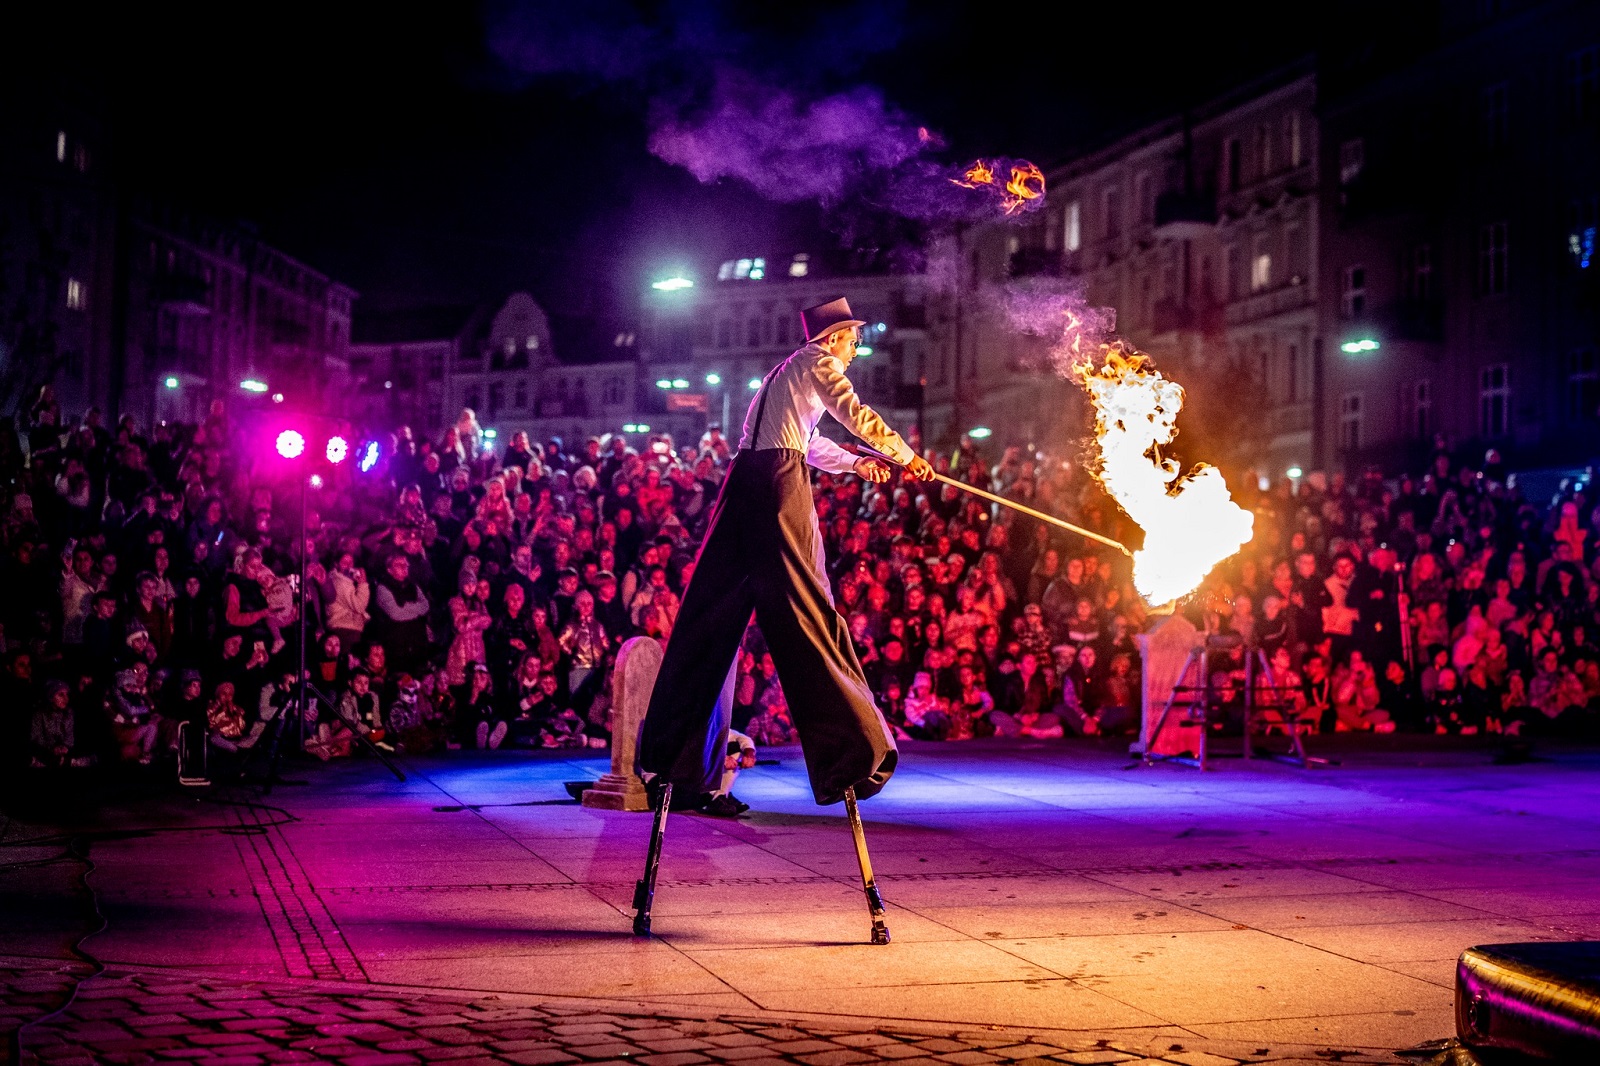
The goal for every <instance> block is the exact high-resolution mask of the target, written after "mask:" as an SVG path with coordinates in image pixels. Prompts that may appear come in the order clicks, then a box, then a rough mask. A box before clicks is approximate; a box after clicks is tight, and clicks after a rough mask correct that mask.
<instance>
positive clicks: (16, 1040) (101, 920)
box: [11, 837, 111, 1064]
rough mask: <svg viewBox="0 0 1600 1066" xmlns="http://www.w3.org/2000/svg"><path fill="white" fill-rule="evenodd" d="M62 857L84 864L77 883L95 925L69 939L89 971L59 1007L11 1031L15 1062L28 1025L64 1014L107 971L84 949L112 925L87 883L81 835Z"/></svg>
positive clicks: (88, 864)
mask: <svg viewBox="0 0 1600 1066" xmlns="http://www.w3.org/2000/svg"><path fill="white" fill-rule="evenodd" d="M61 858H72V859H76V860H77V861H78V862H81V863H82V864H83V870H82V872H81V873H79V875H78V884H79V885H80V886H82V888H83V890H84V892H85V894H87V896H88V898H89V908H90V910H91V911H93V913H94V920H95V925H94V928H92V929H90V930H89V931H88V932H86V933H83V934H81V935H80V936H79V937H78V938H77V939H76V940H74V941H73V942H72V947H71V951H72V953H73V954H74V955H76V956H77V957H78V961H80V962H86V963H88V964H89V972H88V973H87V974H85V975H84V976H82V977H80V978H78V980H76V981H74V982H73V983H72V986H71V987H70V988H69V989H68V990H67V998H66V999H65V1000H64V1001H62V1004H61V1006H59V1007H57V1008H56V1009H55V1010H53V1011H51V1012H50V1013H49V1014H46V1015H44V1016H42V1017H39V1018H31V1019H29V1020H28V1021H25V1022H23V1023H22V1024H21V1025H19V1026H17V1027H16V1029H15V1030H13V1031H12V1033H11V1059H12V1061H13V1062H16V1063H18V1064H20V1063H22V1062H23V1061H24V1060H23V1050H22V1045H23V1034H24V1033H25V1032H26V1031H27V1030H28V1029H29V1028H31V1027H33V1026H35V1025H43V1024H45V1023H47V1022H50V1021H53V1020H55V1019H56V1018H59V1017H61V1016H62V1015H63V1014H65V1013H66V1012H67V1011H68V1010H70V1009H71V1008H72V1005H73V1004H74V1003H76V1002H77V1000H78V990H79V989H81V988H82V987H83V986H84V984H85V982H88V981H91V980H93V979H94V978H96V977H99V976H100V975H101V974H103V973H105V971H106V966H105V963H103V962H101V961H100V960H99V959H98V958H96V957H95V956H94V955H93V954H91V953H90V952H89V951H87V950H85V948H84V946H83V945H84V944H85V942H87V941H88V939H89V938H90V937H92V936H98V935H99V934H101V933H103V932H105V931H106V929H107V928H109V926H110V924H111V923H110V922H108V921H107V920H106V916H105V912H104V911H102V910H101V909H100V896H99V893H97V892H95V890H94V886H93V885H91V884H89V875H90V874H92V873H94V871H95V861H94V860H93V859H91V858H90V857H89V847H88V844H87V843H86V842H85V841H84V839H83V838H82V837H73V838H72V840H71V842H70V843H68V845H67V852H66V854H65V855H63V856H59V857H58V860H57V861H59V859H61Z"/></svg>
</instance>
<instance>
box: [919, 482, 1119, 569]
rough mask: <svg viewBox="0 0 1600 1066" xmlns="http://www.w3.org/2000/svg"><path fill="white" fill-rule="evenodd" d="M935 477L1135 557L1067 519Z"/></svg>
mask: <svg viewBox="0 0 1600 1066" xmlns="http://www.w3.org/2000/svg"><path fill="white" fill-rule="evenodd" d="M933 476H934V478H935V479H936V480H938V481H942V482H944V483H945V484H946V485H954V486H955V487H956V488H958V489H960V490H961V491H962V492H970V493H972V494H973V495H974V496H982V497H983V498H984V499H986V500H990V501H992V502H994V503H998V504H1000V505H1001V506H1002V507H1009V508H1011V509H1012V510H1014V511H1021V512H1022V513H1023V514H1025V515H1028V516H1029V517H1030V518H1037V519H1038V520H1039V521H1041V522H1049V523H1050V524H1051V525H1053V526H1060V527H1061V528H1062V529H1066V530H1070V531H1071V532H1073V533H1076V534H1078V536H1080V537H1088V538H1089V539H1090V540H1096V541H1099V542H1100V543H1101V544H1104V545H1106V546H1107V547H1111V548H1115V549H1117V550H1118V551H1119V552H1121V553H1122V554H1124V555H1126V556H1128V557H1129V558H1130V559H1131V558H1132V557H1133V552H1132V551H1130V550H1129V549H1128V546H1127V545H1126V544H1123V543H1122V542H1121V541H1117V540H1112V539H1111V538H1110V537H1107V536H1103V535H1101V534H1099V533H1096V532H1094V531H1093V530H1091V529H1084V528H1083V527H1082V526H1075V525H1073V524H1072V523H1071V522H1068V521H1066V520H1065V519H1061V518H1057V517H1056V516H1055V515H1052V514H1045V513H1044V512H1043V511H1035V510H1034V509H1033V508H1032V507H1028V506H1026V505H1025V504H1020V503H1018V502H1017V501H1016V500H1008V499H1006V498H1005V497H1004V496H996V495H995V494H994V493H992V492H985V491H983V490H982V489H980V488H978V487H977V486H976V485H969V484H967V483H966V482H965V481H957V480H956V479H955V478H953V477H947V476H945V475H944V474H941V473H939V472H938V471H935V472H934V475H933Z"/></svg>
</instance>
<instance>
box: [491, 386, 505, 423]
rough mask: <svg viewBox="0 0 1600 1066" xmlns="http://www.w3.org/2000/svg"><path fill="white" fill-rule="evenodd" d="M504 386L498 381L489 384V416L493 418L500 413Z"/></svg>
mask: <svg viewBox="0 0 1600 1066" xmlns="http://www.w3.org/2000/svg"><path fill="white" fill-rule="evenodd" d="M503 391H504V390H503V388H502V387H501V385H500V384H499V383H498V382H497V383H495V384H492V385H490V386H489V417H490V418H493V417H494V416H495V415H497V414H499V413H500V401H501V399H502V398H503V397H502V393H503Z"/></svg>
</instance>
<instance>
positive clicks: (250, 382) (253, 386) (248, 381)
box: [239, 378, 268, 393]
mask: <svg viewBox="0 0 1600 1066" xmlns="http://www.w3.org/2000/svg"><path fill="white" fill-rule="evenodd" d="M239 387H240V388H241V389H243V390H244V391H245V392H254V393H263V392H266V391H267V389H268V385H267V383H266V382H265V381H258V380H257V379H255V378H245V379H244V380H243V381H241V382H239Z"/></svg>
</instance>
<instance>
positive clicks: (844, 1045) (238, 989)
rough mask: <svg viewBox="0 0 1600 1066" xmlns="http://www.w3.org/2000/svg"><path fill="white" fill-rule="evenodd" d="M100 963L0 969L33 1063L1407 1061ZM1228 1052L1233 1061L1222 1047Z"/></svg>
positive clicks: (7, 1015)
mask: <svg viewBox="0 0 1600 1066" xmlns="http://www.w3.org/2000/svg"><path fill="white" fill-rule="evenodd" d="M84 973H85V969H84V968H81V967H76V966H74V965H70V964H58V963H50V962H44V961H40V962H39V963H38V964H37V965H33V964H25V963H24V962H23V961H22V960H13V964H12V965H9V966H0V1031H4V1032H5V1033H6V1034H7V1036H8V1041H7V1042H8V1044H9V1043H10V1042H11V1041H10V1034H12V1033H14V1032H15V1031H16V1029H17V1027H18V1026H19V1025H20V1026H24V1027H25V1028H24V1029H23V1032H22V1039H21V1045H22V1058H23V1062H25V1063H42V1064H48V1066H90V1064H99V1063H112V1064H133V1063H162V1062H173V1063H176V1062H193V1063H205V1064H207V1066H265V1064H269V1063H294V1062H336V1063H341V1064H343V1066H401V1064H405V1063H433V1062H448V1063H451V1064H452V1066H479V1064H488V1063H511V1064H519V1066H565V1064H568V1063H571V1064H574V1066H626V1064H632V1063H637V1064H640V1066H701V1064H705V1066H776V1064H778V1063H802V1064H804V1066H855V1064H858V1063H860V1064H870V1063H880V1062H882V1063H894V1064H896V1066H988V1064H991V1063H994V1064H999V1066H1059V1064H1063V1063H1067V1064H1076V1066H1095V1064H1100V1063H1108V1064H1109V1063H1127V1064H1130V1066H1140V1064H1145V1066H1152V1064H1156V1063H1164V1064H1170V1066H1235V1064H1238V1063H1246V1062H1251V1063H1276V1064H1291V1063H1300V1064H1310V1063H1328V1062H1343V1063H1361V1064H1366V1063H1392V1062H1397V1061H1399V1060H1397V1059H1395V1058H1393V1057H1391V1056H1387V1055H1381V1054H1374V1053H1371V1052H1366V1053H1360V1052H1354V1051H1348V1050H1343V1049H1339V1048H1324V1049H1318V1050H1314V1051H1312V1052H1310V1056H1311V1057H1306V1056H1307V1054H1308V1052H1307V1051H1306V1050H1305V1049H1304V1048H1303V1047H1301V1048H1297V1049H1296V1050H1295V1051H1294V1052H1292V1053H1290V1052H1283V1053H1275V1052H1274V1050H1273V1049H1272V1048H1270V1047H1250V1046H1248V1045H1240V1046H1238V1047H1236V1048H1224V1047H1219V1046H1218V1045H1216V1044H1215V1043H1214V1042H1209V1041H1208V1042H1206V1043H1207V1048H1208V1049H1209V1050H1199V1049H1196V1048H1193V1047H1192V1046H1189V1047H1186V1046H1185V1045H1183V1044H1180V1043H1173V1042H1172V1041H1171V1039H1170V1038H1166V1037H1163V1038H1159V1039H1158V1040H1157V1041H1154V1042H1153V1043H1152V1046H1135V1045H1134V1044H1123V1043H1120V1042H1119V1041H1117V1040H1116V1039H1100V1040H1094V1041H1085V1040H1084V1039H1083V1038H1082V1037H1081V1036H1075V1037H1062V1036H1059V1035H1057V1036H1052V1035H1051V1034H1049V1033H1047V1032H1023V1031H1018V1030H1011V1029H1003V1028H1001V1027H998V1026H994V1027H989V1028H986V1029H983V1030H979V1031H976V1032H974V1031H951V1030H949V1029H948V1028H943V1029H942V1028H939V1027H937V1026H927V1027H924V1026H916V1025H911V1026H907V1025H905V1024H904V1023H892V1024H873V1023H871V1022H867V1021H863V1022H862V1023H861V1024H860V1025H859V1026H857V1027H853V1028H841V1027H840V1025H839V1023H838V1021H837V1020H835V1019H829V1020H828V1024H827V1025H826V1026H824V1025H818V1024H812V1023H809V1022H805V1021H790V1022H788V1023H785V1024H776V1023H775V1022H774V1021H773V1020H772V1019H770V1018H749V1017H744V1018H741V1017H739V1016H737V1015H734V1016H729V1015H726V1014H723V1015H718V1016H712V1015H710V1014H707V1015H704V1016H696V1015H695V1014H694V1012H692V1011H681V1012H644V1011H638V1010H627V1009H625V1008H619V1007H618V1006H617V1005H616V1004H610V1003H608V1004H604V1005H599V1006H597V1005H596V1004H594V1003H582V1002H575V1001H571V1000H557V1001H548V1000H537V999H533V998H530V997H526V996H517V995H485V994H482V993H461V994H445V993H439V992H435V991H431V990H430V991H429V992H428V993H426V994H423V995H416V994H411V993H409V992H407V991H405V990H400V989H392V988H390V989H385V988H381V987H378V986H372V985H365V984H362V985H353V984H352V985H344V986H342V987H341V985H340V984H339V983H336V982H319V981H310V982H287V981H274V982H263V981H238V980H227V979H218V978H214V977H209V976H194V975H189V974H183V973H178V972H172V971H151V970H137V969H128V968H123V967H112V968H110V969H108V970H107V971H106V972H105V973H102V974H100V975H98V976H95V977H92V978H90V979H88V980H86V981H83V982H82V984H81V985H80V986H79V988H78V992H77V995H76V997H75V998H74V999H73V1002H72V1004H71V1006H70V1007H69V1008H68V1009H67V1010H66V1011H64V1012H63V1013H61V1014H60V1015H59V1016H56V1017H47V1015H48V1014H49V1012H51V1011H54V1010H57V1009H58V1008H59V1007H60V1006H61V1004H62V1003H63V1002H65V1000H66V997H67V994H68V993H69V991H70V990H71V988H72V986H73V984H74V982H77V981H79V980H80V978H81V977H82V976H83V974H84ZM1219 1052H1226V1053H1219Z"/></svg>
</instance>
